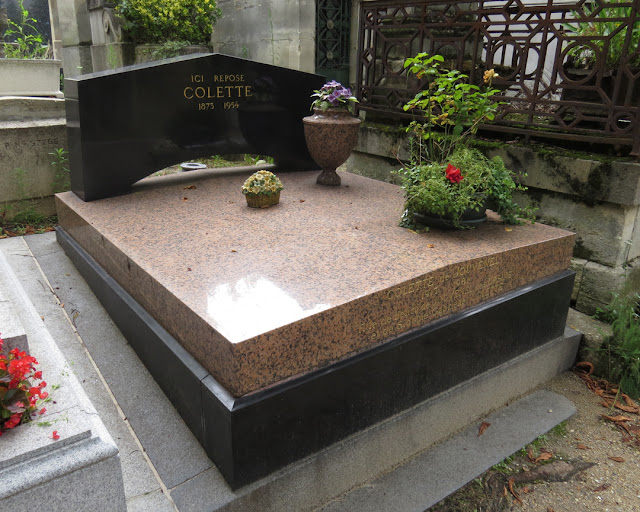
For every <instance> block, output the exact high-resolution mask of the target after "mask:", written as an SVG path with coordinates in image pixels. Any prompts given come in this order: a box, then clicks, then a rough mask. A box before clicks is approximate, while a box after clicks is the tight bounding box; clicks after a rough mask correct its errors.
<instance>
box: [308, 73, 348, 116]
mask: <svg viewBox="0 0 640 512" xmlns="http://www.w3.org/2000/svg"><path fill="white" fill-rule="evenodd" d="M311 97H312V98H316V99H315V100H313V103H311V108H312V109H314V108H317V109H320V110H322V111H323V112H324V111H325V110H327V109H328V108H329V107H332V108H341V109H349V110H351V106H352V105H353V104H355V103H357V102H358V100H357V99H356V97H355V96H353V94H352V93H351V89H349V88H348V87H345V86H343V85H342V84H341V83H340V82H336V81H335V80H331V81H330V82H327V83H326V84H324V85H323V86H322V87H321V88H320V90H318V91H314V92H313V94H312V95H311Z"/></svg>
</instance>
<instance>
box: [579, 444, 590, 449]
mask: <svg viewBox="0 0 640 512" xmlns="http://www.w3.org/2000/svg"><path fill="white" fill-rule="evenodd" d="M576 448H577V449H578V450H588V449H589V447H588V446H586V445H584V444H582V443H578V445H577V446H576Z"/></svg>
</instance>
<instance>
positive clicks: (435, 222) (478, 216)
mask: <svg viewBox="0 0 640 512" xmlns="http://www.w3.org/2000/svg"><path fill="white" fill-rule="evenodd" d="M413 220H414V221H416V222H417V223H419V224H422V225H424V226H429V227H430V228H438V229H459V228H473V227H475V226H477V225H479V224H482V223H483V222H486V220H487V206H486V205H482V206H481V207H480V208H479V209H478V210H477V211H476V210H473V209H471V208H469V209H467V210H465V211H464V212H463V213H462V217H461V218H460V220H459V222H458V224H456V223H455V222H454V221H453V218H452V217H451V216H450V215H436V214H433V213H428V212H425V213H414V214H413Z"/></svg>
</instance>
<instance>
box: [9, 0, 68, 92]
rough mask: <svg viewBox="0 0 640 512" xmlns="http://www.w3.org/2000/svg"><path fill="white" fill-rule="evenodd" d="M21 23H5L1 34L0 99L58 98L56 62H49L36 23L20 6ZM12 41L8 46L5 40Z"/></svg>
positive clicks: (48, 56)
mask: <svg viewBox="0 0 640 512" xmlns="http://www.w3.org/2000/svg"><path fill="white" fill-rule="evenodd" d="M18 5H19V7H20V20H18V21H17V22H16V21H13V20H7V24H8V28H7V30H6V32H5V33H4V37H5V42H4V43H3V50H4V55H5V58H4V59H0V76H2V80H0V96H58V97H61V96H62V93H61V92H60V66H61V62H60V61H59V60H54V59H52V58H51V57H52V54H51V47H50V46H49V45H48V44H45V43H44V40H43V38H42V35H41V34H40V33H39V32H38V30H37V28H36V23H37V22H36V20H35V19H34V18H31V17H29V11H27V10H26V9H25V8H24V6H23V5H22V0H20V1H19V2H18ZM7 38H8V39H12V40H13V41H12V42H7V41H6V39H7Z"/></svg>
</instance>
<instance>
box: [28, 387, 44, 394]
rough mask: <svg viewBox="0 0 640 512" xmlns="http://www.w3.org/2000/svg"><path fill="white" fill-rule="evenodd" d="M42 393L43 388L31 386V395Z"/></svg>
mask: <svg viewBox="0 0 640 512" xmlns="http://www.w3.org/2000/svg"><path fill="white" fill-rule="evenodd" d="M40 393H42V390H41V389H40V388H36V387H31V388H29V394H30V395H31V396H37V395H39V394H40Z"/></svg>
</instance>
